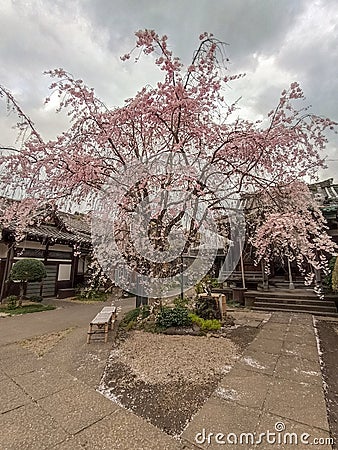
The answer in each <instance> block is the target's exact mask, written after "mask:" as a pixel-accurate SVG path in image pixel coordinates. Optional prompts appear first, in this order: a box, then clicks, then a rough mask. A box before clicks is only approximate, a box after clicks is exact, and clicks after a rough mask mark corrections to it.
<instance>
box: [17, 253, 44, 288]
mask: <svg viewBox="0 0 338 450" xmlns="http://www.w3.org/2000/svg"><path fill="white" fill-rule="evenodd" d="M46 276H47V274H46V269H45V266H44V264H43V263H42V262H41V261H39V260H38V259H28V258H27V259H21V260H20V261H17V262H16V263H15V264H14V265H13V267H12V270H11V273H10V278H11V280H14V281H21V282H27V281H42V279H43V278H46Z"/></svg>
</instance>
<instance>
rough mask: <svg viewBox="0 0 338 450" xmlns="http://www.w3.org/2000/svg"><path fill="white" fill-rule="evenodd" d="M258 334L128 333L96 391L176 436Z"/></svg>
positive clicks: (249, 331) (244, 330) (246, 329)
mask: <svg viewBox="0 0 338 450" xmlns="http://www.w3.org/2000/svg"><path fill="white" fill-rule="evenodd" d="M241 331H242V335H243V339H242V340H241V339H240V335H241ZM257 332H258V330H257V329H254V328H250V329H249V327H241V328H236V329H234V330H233V333H234V339H232V336H231V331H229V332H228V335H227V337H219V338H215V337H204V336H190V335H164V334H163V335H162V334H152V333H146V332H143V331H133V332H130V333H128V334H127V336H126V337H125V338H124V339H122V340H117V341H116V343H115V345H114V348H113V351H112V352H111V355H110V358H109V361H108V364H107V367H106V370H105V373H104V376H103V379H102V381H101V385H100V391H101V392H102V393H104V394H105V395H106V396H107V397H109V398H111V399H112V400H114V401H116V402H117V403H119V404H120V405H122V406H124V407H125V408H127V409H129V410H131V411H133V412H134V413H136V414H138V415H140V416H141V417H143V418H145V419H147V420H148V421H149V422H151V423H152V424H153V425H155V426H157V427H159V428H160V429H162V430H164V431H165V432H167V433H168V434H170V435H174V436H178V435H180V434H181V433H182V431H183V430H184V428H185V427H186V425H187V424H188V422H189V421H190V419H191V417H192V416H193V415H194V414H195V413H196V412H197V411H198V410H199V408H200V407H201V406H202V405H203V403H204V402H205V401H206V399H207V398H209V396H210V395H211V394H212V392H213V391H214V390H215V389H216V387H217V385H218V383H219V381H220V379H221V377H222V376H223V375H224V374H225V373H227V372H228V371H229V370H230V367H231V366H233V365H234V363H235V361H236V360H237V358H238V357H239V355H240V354H241V352H242V350H243V348H244V347H245V346H246V345H247V344H248V342H250V341H251V340H252V339H253V338H254V336H255V335H256V333H257ZM235 342H236V343H235Z"/></svg>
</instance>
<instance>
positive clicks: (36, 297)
mask: <svg viewBox="0 0 338 450" xmlns="http://www.w3.org/2000/svg"><path fill="white" fill-rule="evenodd" d="M29 300H30V301H31V302H36V303H41V302H42V300H43V298H42V297H41V295H32V296H31V297H29Z"/></svg>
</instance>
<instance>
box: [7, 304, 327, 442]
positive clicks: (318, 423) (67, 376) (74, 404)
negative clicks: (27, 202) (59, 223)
mask: <svg viewBox="0 0 338 450" xmlns="http://www.w3.org/2000/svg"><path fill="white" fill-rule="evenodd" d="M57 302H58V305H59V306H61V308H60V309H58V310H55V311H47V312H43V313H35V314H31V315H29V314H27V315H25V316H21V317H12V318H4V319H0V342H1V344H0V449H1V450H14V449H15V450H18V449H20V450H25V449H29V450H31V449H34V450H39V449H56V450H66V449H67V450H68V449H69V450H77V449H88V450H90V449H94V448H96V447H98V448H100V449H103V450H104V449H122V450H129V449H131V450H133V449H135V450H136V449H143V450H152V449H154V450H155V449H156V450H162V449H163V450H165V449H168V450H180V449H187V450H192V449H197V448H208V449H213V448H219V447H220V448H232V449H234V448H245V449H249V448H255V447H254V446H253V445H243V446H241V445H231V446H228V445H222V444H218V443H217V442H216V441H215V439H214V438H212V436H211V437H210V444H208V442H207V438H206V439H205V441H206V442H204V443H202V441H203V434H202V435H198V439H197V441H198V443H199V444H198V445H197V443H196V439H195V437H196V435H197V434H198V433H203V430H205V433H206V435H208V434H209V433H214V436H215V435H216V434H217V433H224V434H226V433H230V432H231V433H241V432H242V433H243V432H247V433H248V432H258V433H259V432H264V431H267V430H271V431H275V430H274V426H275V424H276V423H277V422H280V423H282V424H284V426H285V427H286V431H288V432H297V433H299V434H301V433H306V432H307V433H309V434H310V435H311V438H310V439H313V438H315V437H320V438H323V437H324V438H325V437H328V436H329V434H328V431H329V428H328V423H327V419H326V407H325V401H324V395H323V390H322V379H321V375H320V366H319V362H318V353H317V347H316V340H315V334H314V330H313V325H312V318H311V316H308V315H301V314H300V315H293V314H282V313H274V314H273V315H272V317H271V319H270V320H269V321H268V322H267V323H266V324H265V325H264V326H263V329H262V330H261V331H260V333H259V334H258V336H257V337H256V339H255V340H254V341H253V342H252V343H251V345H249V346H248V348H247V349H246V351H245V353H244V354H243V356H242V357H241V358H240V359H239V360H238V362H237V363H236V364H235V366H234V367H233V369H232V370H231V371H230V372H229V373H228V374H227V375H225V376H224V378H223V380H222V382H221V383H220V385H219V387H218V389H217V390H216V391H215V392H214V394H213V395H212V397H210V399H209V400H208V401H207V402H206V403H205V404H204V406H203V407H202V408H201V410H200V411H199V412H198V413H197V414H196V415H195V416H194V418H193V419H192V421H191V422H190V424H189V426H188V427H187V428H186V430H185V431H184V433H183V435H182V437H181V439H180V440H178V439H173V438H171V437H169V436H168V435H166V434H165V433H163V432H162V431H160V430H159V429H157V428H156V427H154V426H153V425H151V424H149V423H147V422H146V421H145V420H143V419H141V418H139V417H137V416H136V415H134V414H132V413H130V412H129V411H126V410H124V409H122V408H120V407H119V406H117V405H116V404H115V403H113V402H111V401H110V400H108V399H106V398H105V397H103V396H102V395H101V394H99V393H98V392H96V391H95V388H96V386H97V385H98V383H99V380H100V377H101V375H102V372H103V369H104V366H105V362H106V359H107V356H108V354H109V349H110V347H111V342H110V343H109V342H108V344H104V343H103V342H100V343H98V342H95V341H93V343H91V344H90V345H87V344H86V343H85V339H86V330H87V325H88V323H89V320H90V319H91V318H92V317H93V316H94V315H95V314H96V312H97V311H98V310H99V309H100V308H101V306H102V305H97V304H95V305H92V304H91V305H83V304H80V305H77V304H71V303H70V302H67V301H65V302H62V301H57ZM121 306H122V310H123V311H126V310H128V309H130V308H131V307H133V306H134V300H132V299H131V300H129V299H126V300H122V301H121ZM67 327H72V328H73V330H72V332H71V333H70V334H69V335H67V336H66V338H64V339H63V340H62V341H61V342H59V343H58V344H57V346H55V348H54V349H53V351H51V352H48V353H46V354H45V355H44V356H43V357H41V358H38V357H36V356H35V355H34V354H33V353H32V352H30V351H28V350H26V349H24V348H23V347H22V346H21V345H19V344H17V343H16V342H17V341H20V340H21V339H25V338H29V337H33V336H37V335H41V334H43V333H48V332H51V331H58V330H63V329H65V328H67ZM280 426H282V425H280ZM271 447H272V448H291V447H290V446H284V447H283V446H271V445H268V444H262V445H259V446H258V448H261V449H265V448H271ZM297 448H304V447H302V445H298V446H297ZM305 448H308V446H306V447H305ZM312 448H316V446H312ZM318 448H322V449H328V448H331V447H330V446H325V445H322V446H320V447H318Z"/></svg>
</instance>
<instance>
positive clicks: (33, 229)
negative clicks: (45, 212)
mask: <svg viewBox="0 0 338 450" xmlns="http://www.w3.org/2000/svg"><path fill="white" fill-rule="evenodd" d="M26 233H27V234H28V235H29V236H31V237H37V238H50V239H53V240H55V241H58V242H67V243H68V242H69V243H72V244H76V243H79V244H86V245H89V244H91V236H90V234H84V233H80V232H74V233H69V232H67V231H61V230H59V229H58V228H56V227H55V226H53V225H37V226H30V227H28V228H27V229H26Z"/></svg>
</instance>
